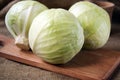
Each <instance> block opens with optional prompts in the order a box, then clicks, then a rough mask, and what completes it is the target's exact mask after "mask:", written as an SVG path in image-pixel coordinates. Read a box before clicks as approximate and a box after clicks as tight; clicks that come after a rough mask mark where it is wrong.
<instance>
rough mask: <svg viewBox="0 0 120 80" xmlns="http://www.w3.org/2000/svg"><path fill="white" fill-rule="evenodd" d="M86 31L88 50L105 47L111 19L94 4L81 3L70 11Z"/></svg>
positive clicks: (85, 45)
mask: <svg viewBox="0 0 120 80" xmlns="http://www.w3.org/2000/svg"><path fill="white" fill-rule="evenodd" d="M69 11H70V12H71V13H73V14H74V15H75V16H76V17H77V18H78V20H79V22H80V24H81V26H82V27H83V29H84V35H85V43H84V48H86V49H98V48H101V47H103V46H104V45H105V43H106V42H107V41H108V38H109V35H110V29H111V24H110V17H109V15H108V13H107V12H106V11H105V10H104V9H102V8H101V7H99V6H97V5H96V4H94V3H91V2H88V1H80V2H77V3H75V4H74V5H72V6H71V7H70V9H69Z"/></svg>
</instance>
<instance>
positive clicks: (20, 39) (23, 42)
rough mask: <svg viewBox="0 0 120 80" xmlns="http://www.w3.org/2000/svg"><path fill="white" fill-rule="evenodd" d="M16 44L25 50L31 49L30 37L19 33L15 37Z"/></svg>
mask: <svg viewBox="0 0 120 80" xmlns="http://www.w3.org/2000/svg"><path fill="white" fill-rule="evenodd" d="M15 44H16V46H17V47H19V48H21V49H23V50H29V49H30V48H29V43H28V39H27V38H26V37H25V36H24V35H19V36H17V37H16V38H15Z"/></svg>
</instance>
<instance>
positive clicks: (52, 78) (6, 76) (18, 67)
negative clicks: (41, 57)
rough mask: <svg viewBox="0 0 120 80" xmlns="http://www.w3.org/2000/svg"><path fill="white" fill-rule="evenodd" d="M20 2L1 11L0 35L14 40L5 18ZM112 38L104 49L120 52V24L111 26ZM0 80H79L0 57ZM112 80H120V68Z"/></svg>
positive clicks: (15, 0)
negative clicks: (11, 7)
mask: <svg viewBox="0 0 120 80" xmlns="http://www.w3.org/2000/svg"><path fill="white" fill-rule="evenodd" d="M17 1H19V0H14V1H12V2H11V3H10V4H9V5H7V6H8V7H6V6H4V7H5V9H2V10H1V11H0V14H1V15H0V34H4V35H6V36H9V37H11V38H12V36H11V35H10V33H9V32H8V31H7V29H6V26H5V23H4V16H5V13H6V12H7V10H8V9H9V7H10V6H11V5H12V4H14V3H16V2H17ZM111 27H112V28H111V36H110V38H109V41H108V42H107V44H106V45H105V46H104V48H108V49H113V50H116V51H120V23H113V22H112V26H111ZM0 80H78V79H75V78H71V77H68V76H64V75H61V74H57V73H54V72H50V71H47V70H43V69H40V68H35V67H32V66H29V65H25V64H22V63H18V62H14V61H11V60H8V59H5V58H2V57H0ZM111 80H120V67H118V69H117V70H116V71H115V73H114V74H113V75H112V78H111Z"/></svg>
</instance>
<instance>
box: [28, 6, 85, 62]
mask: <svg viewBox="0 0 120 80" xmlns="http://www.w3.org/2000/svg"><path fill="white" fill-rule="evenodd" d="M83 43H84V35H83V29H82V27H81V26H80V24H79V21H78V20H77V18H76V17H75V16H74V15H73V14H71V13H70V12H69V11H67V10H64V9H60V8H59V9H50V10H46V11H44V12H42V13H41V14H39V15H38V16H37V17H36V18H35V19H34V20H33V22H32V25H31V27H30V31H29V44H30V47H31V49H32V51H33V53H35V54H36V55H37V56H39V57H41V58H42V59H43V60H44V61H46V62H48V63H51V64H64V63H67V62H68V61H70V60H71V59H72V58H73V57H74V56H75V55H76V54H77V53H78V52H79V51H80V50H81V48H82V46H83Z"/></svg>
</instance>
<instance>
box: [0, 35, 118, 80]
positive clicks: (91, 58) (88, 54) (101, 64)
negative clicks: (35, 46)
mask: <svg viewBox="0 0 120 80" xmlns="http://www.w3.org/2000/svg"><path fill="white" fill-rule="evenodd" d="M0 45H1V46H2V47H1V48H0V56H1V57H4V58H7V59H11V60H14V61H18V62H21V63H25V64H28V65H31V66H35V67H39V68H42V69H46V70H49V71H53V72H56V73H60V74H63V75H67V76H71V77H75V78H78V79H81V80H107V79H108V78H109V77H110V75H111V74H112V73H113V72H114V70H115V69H116V68H117V66H118V65H119V64H120V52H117V51H112V50H106V49H99V50H94V51H88V50H83V51H81V52H80V53H79V54H78V55H76V57H75V58H73V59H72V60H71V61H70V62H68V63H67V64H64V65H52V64H48V63H46V62H44V61H42V60H41V59H40V58H38V57H37V56H36V55H34V54H33V53H32V52H31V51H21V50H20V49H19V48H17V47H16V46H15V45H14V40H13V39H11V38H8V37H5V36H3V35H0Z"/></svg>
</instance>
